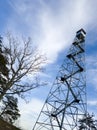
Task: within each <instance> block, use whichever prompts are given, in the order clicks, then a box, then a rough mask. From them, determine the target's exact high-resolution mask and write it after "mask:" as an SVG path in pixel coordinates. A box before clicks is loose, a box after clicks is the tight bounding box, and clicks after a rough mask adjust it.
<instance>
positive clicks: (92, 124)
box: [79, 113, 97, 130]
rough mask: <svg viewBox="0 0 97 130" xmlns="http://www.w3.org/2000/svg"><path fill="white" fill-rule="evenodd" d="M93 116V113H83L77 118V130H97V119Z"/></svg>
mask: <svg viewBox="0 0 97 130" xmlns="http://www.w3.org/2000/svg"><path fill="white" fill-rule="evenodd" d="M93 117H94V115H93V114H92V115H90V114H89V113H88V114H85V115H84V117H83V118H82V119H80V120H79V123H80V125H79V130H97V120H95V119H94V118H93Z"/></svg>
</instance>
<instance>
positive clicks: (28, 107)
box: [19, 98, 44, 130]
mask: <svg viewBox="0 0 97 130" xmlns="http://www.w3.org/2000/svg"><path fill="white" fill-rule="evenodd" d="M19 102H20V103H19V104H20V105H19V109H20V113H21V119H20V126H24V128H23V129H24V130H28V129H29V130H30V129H32V127H33V125H34V124H35V121H36V119H37V117H38V114H39V112H40V110H41V108H42V106H43V103H44V102H42V101H41V100H39V99H35V98H34V99H32V100H31V101H30V102H29V103H26V102H25V101H24V100H19Z"/></svg>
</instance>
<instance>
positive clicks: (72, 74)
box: [33, 29, 87, 130]
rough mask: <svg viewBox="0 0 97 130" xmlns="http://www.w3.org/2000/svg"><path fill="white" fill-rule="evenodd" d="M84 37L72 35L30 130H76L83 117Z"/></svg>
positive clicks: (84, 84)
mask: <svg viewBox="0 0 97 130" xmlns="http://www.w3.org/2000/svg"><path fill="white" fill-rule="evenodd" d="M85 35H86V32H85V31H84V30H83V29H80V30H79V31H77V32H76V37H75V39H74V41H73V43H72V45H71V48H70V50H69V52H68V54H67V56H66V58H65V60H64V62H63V64H62V66H61V67H60V70H59V73H58V75H57V77H56V79H55V82H54V83H53V85H52V88H51V90H50V92H49V95H48V97H47V99H46V101H45V104H44V106H43V108H42V110H41V112H40V114H39V117H38V119H37V121H36V123H35V125H34V128H33V130H79V119H81V118H82V117H83V115H85V114H86V113H87V105H86V76H85ZM85 130H86V129H85Z"/></svg>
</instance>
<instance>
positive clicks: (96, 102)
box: [87, 100, 97, 107]
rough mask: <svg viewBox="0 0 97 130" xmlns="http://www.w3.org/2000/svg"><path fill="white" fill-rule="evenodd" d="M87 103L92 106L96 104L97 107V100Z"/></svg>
mask: <svg viewBox="0 0 97 130" xmlns="http://www.w3.org/2000/svg"><path fill="white" fill-rule="evenodd" d="M87 104H88V105H90V106H96V107H97V100H91V101H88V102H87Z"/></svg>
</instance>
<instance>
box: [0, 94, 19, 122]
mask: <svg viewBox="0 0 97 130" xmlns="http://www.w3.org/2000/svg"><path fill="white" fill-rule="evenodd" d="M17 103H18V100H17V98H15V97H13V96H5V98H4V99H3V100H2V104H3V105H2V107H1V113H0V116H1V118H2V119H3V120H5V121H7V122H9V123H11V124H13V123H14V122H15V121H16V120H17V119H18V118H19V117H20V113H19V109H18V104H17Z"/></svg>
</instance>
